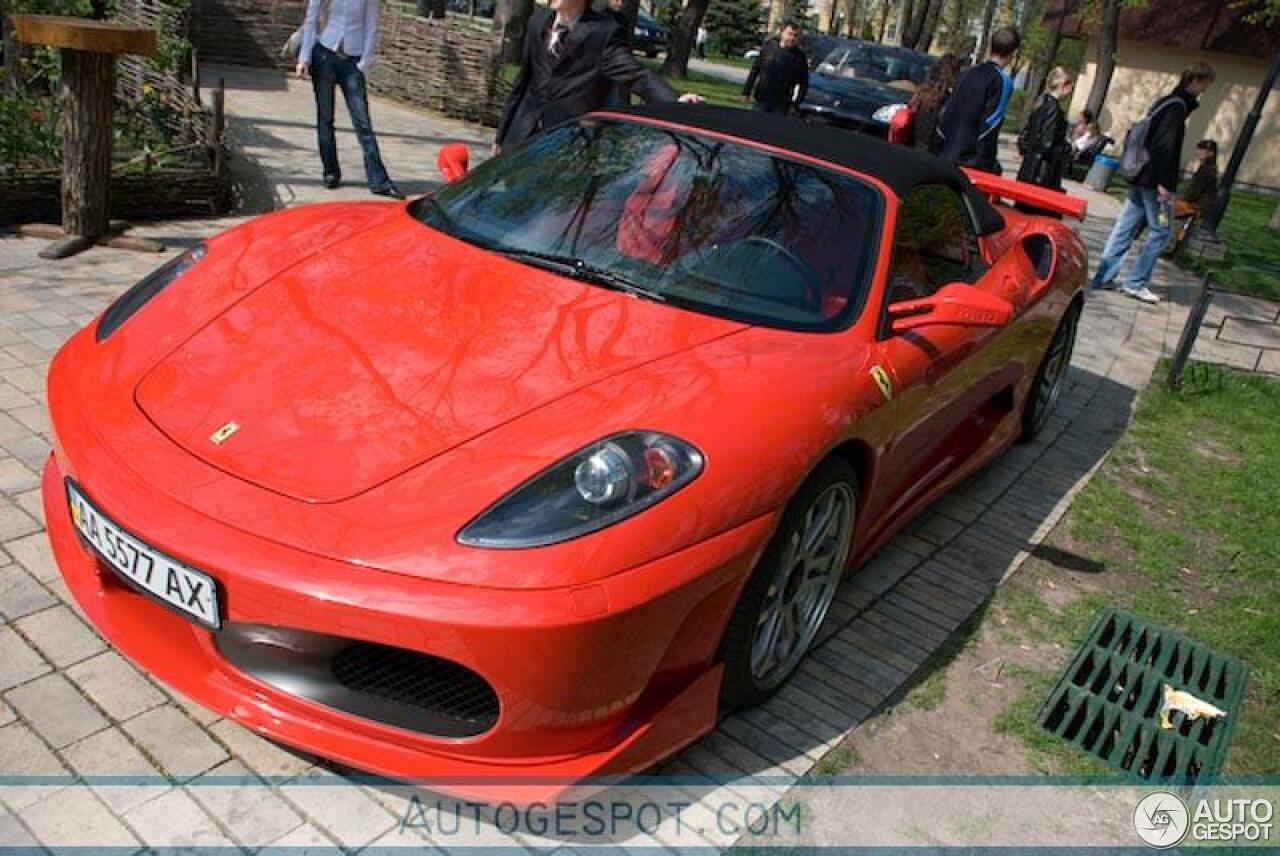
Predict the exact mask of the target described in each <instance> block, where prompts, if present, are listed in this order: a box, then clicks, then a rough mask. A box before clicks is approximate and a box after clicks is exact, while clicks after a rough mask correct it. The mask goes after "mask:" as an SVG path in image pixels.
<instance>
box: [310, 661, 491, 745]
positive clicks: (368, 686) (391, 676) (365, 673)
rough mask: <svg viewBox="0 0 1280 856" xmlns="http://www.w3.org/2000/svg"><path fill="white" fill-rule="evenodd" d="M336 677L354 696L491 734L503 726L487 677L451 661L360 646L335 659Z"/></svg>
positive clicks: (334, 673) (477, 732) (334, 671)
mask: <svg viewBox="0 0 1280 856" xmlns="http://www.w3.org/2000/svg"><path fill="white" fill-rule="evenodd" d="M332 669H333V677H334V678H335V679H336V680H337V681H338V683H340V684H342V685H343V686H345V687H347V688H348V689H350V690H353V691H354V692H360V693H368V694H369V695H372V696H375V697H377V698H379V699H382V700H383V701H387V702H391V703H393V704H402V705H408V706H410V707H417V708H421V709H423V710H429V711H432V712H433V713H435V714H437V715H439V716H443V717H447V718H449V719H454V720H457V721H458V722H460V723H466V724H467V725H470V726H473V727H474V728H475V731H474V732H473V733H475V734H479V733H481V732H484V731H488V730H489V729H490V728H492V727H493V724H494V723H495V722H497V721H498V697H497V696H496V695H495V694H494V692H493V688H492V687H490V686H489V684H487V683H486V682H485V680H484V678H482V677H480V676H479V675H477V674H476V673H475V672H473V671H471V670H470V669H468V668H467V667H466V666H460V665H458V664H457V663H453V662H450V661H449V660H442V659H440V658H439V657H432V656H430V655H428V654H420V653H418V652H416V651H406V650H405V649H403V648H392V647H390V646H388V645H377V644H375V643H372V642H356V643H354V644H351V645H348V646H347V647H346V648H343V649H342V650H341V651H339V652H338V653H337V654H336V655H335V656H334V658H333V663H332Z"/></svg>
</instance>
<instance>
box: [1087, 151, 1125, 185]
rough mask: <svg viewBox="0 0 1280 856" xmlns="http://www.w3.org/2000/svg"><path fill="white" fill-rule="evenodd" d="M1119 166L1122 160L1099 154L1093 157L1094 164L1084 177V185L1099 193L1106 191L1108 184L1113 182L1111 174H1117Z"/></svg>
mask: <svg viewBox="0 0 1280 856" xmlns="http://www.w3.org/2000/svg"><path fill="white" fill-rule="evenodd" d="M1119 168H1120V161H1118V160H1116V159H1115V158H1109V157H1107V156H1106V155H1098V156H1097V157H1095V158H1094V159H1093V165H1092V166H1090V167H1089V174H1088V175H1086V176H1085V177H1084V186H1085V187H1087V188H1089V189H1090V190H1096V191H1098V192H1099V193H1106V192H1107V185H1108V184H1110V183H1111V176H1113V175H1115V174H1116V170H1117V169H1119Z"/></svg>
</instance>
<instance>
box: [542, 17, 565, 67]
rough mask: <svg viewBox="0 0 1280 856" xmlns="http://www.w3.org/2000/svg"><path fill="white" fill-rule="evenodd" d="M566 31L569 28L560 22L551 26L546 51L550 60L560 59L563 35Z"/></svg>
mask: <svg viewBox="0 0 1280 856" xmlns="http://www.w3.org/2000/svg"><path fill="white" fill-rule="evenodd" d="M568 32H569V28H568V27H567V26H565V25H564V24H561V23H557V24H556V25H555V26H554V27H552V28H551V42H550V43H549V44H548V45H547V51H548V52H549V53H550V54H551V59H552V60H557V59H560V51H561V50H563V49H564V37H565V35H566V34H568Z"/></svg>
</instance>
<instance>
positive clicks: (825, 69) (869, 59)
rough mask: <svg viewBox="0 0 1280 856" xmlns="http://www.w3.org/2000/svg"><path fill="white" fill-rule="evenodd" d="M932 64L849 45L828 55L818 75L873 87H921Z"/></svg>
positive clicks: (919, 58) (909, 54) (874, 47)
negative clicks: (876, 84) (868, 84)
mask: <svg viewBox="0 0 1280 856" xmlns="http://www.w3.org/2000/svg"><path fill="white" fill-rule="evenodd" d="M932 64H933V59H932V58H931V57H928V56H925V55H924V54H917V53H914V52H911V51H904V50H901V49H893V48H885V47H881V46H878V45H848V46H841V47H838V48H836V49H835V50H833V51H831V53H829V54H828V55H827V58H826V59H824V60H823V61H822V62H821V64H819V65H818V71H819V72H821V73H822V74H827V75H831V76H833V77H844V78H849V79H862V80H869V81H872V82H875V83H894V82H900V83H911V84H916V83H922V82H923V81H924V78H925V75H926V74H928V72H929V66H930V65H932Z"/></svg>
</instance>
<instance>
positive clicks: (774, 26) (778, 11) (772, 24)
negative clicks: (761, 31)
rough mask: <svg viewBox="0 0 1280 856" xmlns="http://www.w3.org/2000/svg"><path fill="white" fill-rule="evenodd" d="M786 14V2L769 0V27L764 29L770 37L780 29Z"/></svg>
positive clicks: (784, 0) (783, 0)
mask: <svg viewBox="0 0 1280 856" xmlns="http://www.w3.org/2000/svg"><path fill="white" fill-rule="evenodd" d="M786 14H787V3H786V0H771V2H770V3H769V25H768V27H767V28H766V31H767V33H768V35H770V36H772V35H773V34H774V33H776V32H778V30H780V29H782V19H783V17H784V16H786Z"/></svg>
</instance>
